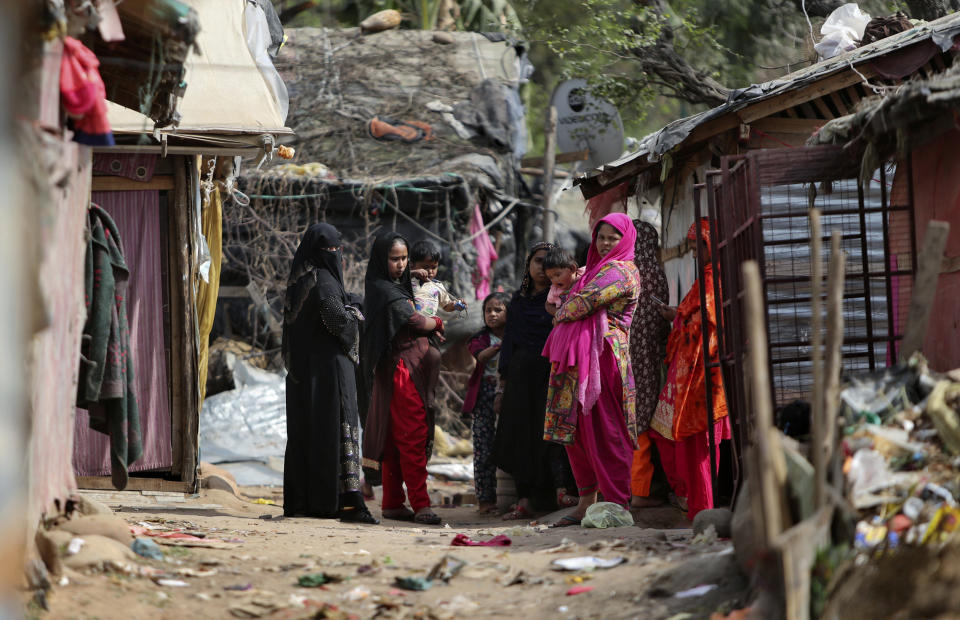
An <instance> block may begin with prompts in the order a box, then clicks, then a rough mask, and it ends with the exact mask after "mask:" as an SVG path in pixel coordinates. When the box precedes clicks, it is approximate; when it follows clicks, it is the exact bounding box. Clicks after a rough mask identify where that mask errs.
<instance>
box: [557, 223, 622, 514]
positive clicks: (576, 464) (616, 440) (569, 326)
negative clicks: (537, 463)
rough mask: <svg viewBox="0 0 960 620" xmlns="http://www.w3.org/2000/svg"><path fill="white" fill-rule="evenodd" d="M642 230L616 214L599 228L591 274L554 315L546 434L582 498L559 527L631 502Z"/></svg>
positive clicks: (589, 267) (578, 283)
mask: <svg viewBox="0 0 960 620" xmlns="http://www.w3.org/2000/svg"><path fill="white" fill-rule="evenodd" d="M636 235H637V232H636V229H635V228H634V225H633V221H632V220H631V219H630V218H629V217H628V216H627V215H625V214H623V213H611V214H610V215H607V216H606V217H604V218H603V219H601V220H600V221H599V222H597V225H596V226H595V228H594V231H593V242H592V243H591V245H590V250H589V253H588V256H587V265H586V271H585V273H584V274H583V276H582V277H581V278H580V279H579V280H577V281H576V282H575V283H574V284H573V286H572V287H571V288H570V290H569V292H568V293H567V294H566V297H565V299H564V300H563V301H564V303H563V305H561V306H560V307H559V308H558V309H557V312H556V315H555V316H554V323H555V324H556V327H555V328H554V330H553V331H552V332H551V334H550V337H549V339H548V340H547V343H546V346H545V347H544V349H543V355H544V356H546V357H548V358H549V360H550V362H551V371H550V383H549V389H548V393H547V411H546V419H545V423H544V435H543V437H544V439H547V440H550V441H553V442H556V443H559V444H562V445H565V446H566V448H567V455H568V456H569V458H570V465H571V467H572V468H573V475H574V478H575V479H576V481H577V486H578V491H579V495H580V501H579V503H578V504H577V507H576V508H575V509H574V510H573V511H572V512H571V513H570V514H569V515H566V516H564V517H563V518H561V520H560V521H558V522H557V523H555V524H554V525H555V526H557V527H564V526H569V525H577V524H579V523H580V521H581V519H582V518H583V517H584V515H585V514H586V511H587V508H588V507H589V506H590V505H591V504H593V503H595V502H596V501H597V493H598V491H599V492H600V493H602V494H603V497H604V500H605V501H608V502H613V503H616V504H619V505H621V506H626V505H627V503H628V501H629V499H630V467H631V463H632V460H633V451H634V449H635V447H636V419H635V400H634V399H635V394H634V378H633V372H632V370H631V367H630V341H629V333H630V323H631V320H632V318H633V311H634V308H635V307H636V304H637V295H638V292H639V284H638V282H639V275H638V272H637V267H636V265H634V263H633V258H634V244H635V241H636Z"/></svg>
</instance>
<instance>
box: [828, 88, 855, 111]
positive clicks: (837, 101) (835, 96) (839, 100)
mask: <svg viewBox="0 0 960 620" xmlns="http://www.w3.org/2000/svg"><path fill="white" fill-rule="evenodd" d="M830 101H832V102H833V105H834V106H836V108H837V111H838V112H840V115H841V116H846V115H847V114H850V110H849V109H847V104H845V103H844V102H843V97H841V96H840V93H838V92H833V93H830Z"/></svg>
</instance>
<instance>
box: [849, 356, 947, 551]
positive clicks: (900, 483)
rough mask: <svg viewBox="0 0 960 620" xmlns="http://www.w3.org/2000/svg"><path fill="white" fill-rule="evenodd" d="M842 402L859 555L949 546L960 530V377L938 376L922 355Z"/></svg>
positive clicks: (869, 379)
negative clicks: (940, 545) (904, 548)
mask: <svg viewBox="0 0 960 620" xmlns="http://www.w3.org/2000/svg"><path fill="white" fill-rule="evenodd" d="M840 396H841V400H842V411H841V415H842V418H843V420H844V421H845V422H844V423H845V424H846V427H845V428H844V436H843V441H842V447H843V458H844V462H843V473H844V476H845V479H846V482H847V497H848V499H849V500H850V503H851V504H852V505H853V507H854V508H856V510H857V511H858V512H859V516H860V520H859V521H858V522H857V524H856V533H855V539H854V549H855V550H856V551H857V552H859V553H874V552H876V551H881V550H889V549H894V548H896V547H898V546H901V545H926V544H930V543H934V544H939V543H945V542H947V541H948V540H949V539H950V537H951V536H952V534H953V533H954V532H955V531H956V530H957V528H958V525H960V506H958V498H960V415H958V412H960V374H958V373H956V372H954V373H948V374H946V375H941V374H938V373H934V372H932V371H930V370H929V368H927V364H926V360H924V359H923V357H922V356H919V355H915V356H914V357H913V358H911V359H910V361H909V363H908V364H906V365H900V366H895V367H892V368H888V369H885V370H883V371H879V372H877V373H872V374H870V375H865V376H861V377H858V378H856V379H853V380H851V381H850V382H849V383H848V384H847V385H846V387H845V388H844V389H843V391H842V392H841V395H840Z"/></svg>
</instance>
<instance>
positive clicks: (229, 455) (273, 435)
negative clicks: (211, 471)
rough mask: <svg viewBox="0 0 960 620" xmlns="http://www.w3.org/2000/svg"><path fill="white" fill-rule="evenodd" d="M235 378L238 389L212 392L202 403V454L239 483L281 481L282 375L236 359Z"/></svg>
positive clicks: (284, 431) (284, 433) (284, 420)
mask: <svg viewBox="0 0 960 620" xmlns="http://www.w3.org/2000/svg"><path fill="white" fill-rule="evenodd" d="M227 355H228V356H231V354H229V353H228V354H227ZM231 357H232V356H231ZM233 359H235V358H233ZM229 364H230V361H229V360H228V365H229ZM233 379H234V382H235V383H236V385H237V388H236V389H234V390H230V391H228V392H221V393H220V394H215V395H213V396H211V397H209V398H207V400H206V401H205V402H204V404H203V410H202V411H201V412H200V458H201V459H202V460H203V461H206V462H208V463H214V464H220V465H221V466H222V467H224V468H225V469H227V470H228V471H230V473H232V474H233V475H234V477H235V478H236V479H237V483H238V484H240V485H259V484H282V483H283V473H282V472H283V453H284V450H285V449H286V445H287V418H286V392H287V390H286V380H285V376H284V375H282V374H276V373H272V372H267V371H265V370H261V369H259V368H255V367H253V366H251V365H250V364H248V363H246V362H244V361H242V360H239V361H236V362H235V363H234V364H233Z"/></svg>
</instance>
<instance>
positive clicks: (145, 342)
mask: <svg viewBox="0 0 960 620" xmlns="http://www.w3.org/2000/svg"><path fill="white" fill-rule="evenodd" d="M92 201H93V202H95V203H96V204H98V205H100V206H101V207H103V208H104V209H105V210H106V211H107V212H108V213H109V214H110V216H111V217H112V218H113V219H114V221H115V222H116V224H117V228H118V229H119V231H120V238H121V240H122V241H123V248H124V251H125V252H126V256H125V258H126V260H127V265H128V266H129V267H130V283H129V288H128V290H127V299H128V303H127V317H128V320H129V324H130V348H131V350H132V351H133V353H134V356H135V357H134V372H135V373H136V389H137V392H136V395H137V404H138V406H139V408H140V428H141V433H142V437H143V456H142V457H141V458H140V459H139V460H138V461H136V462H135V463H133V464H132V465H131V466H130V471H146V470H153V469H168V468H170V467H171V466H172V465H173V447H172V440H171V414H170V402H169V384H168V382H167V358H166V353H165V351H164V331H163V279H162V277H161V258H162V256H163V254H162V251H161V240H162V237H161V235H160V228H161V225H162V224H161V221H160V194H159V192H157V191H138V192H93V195H92ZM89 423H90V420H89V414H88V413H87V412H86V410H84V409H77V415H76V421H75V433H74V438H75V441H74V448H73V466H74V470H75V471H76V473H77V475H80V476H107V475H110V452H109V451H110V438H109V437H108V436H107V435H103V434H101V433H97V432H96V431H93V430H91V429H90V428H89Z"/></svg>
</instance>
